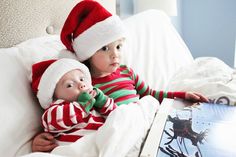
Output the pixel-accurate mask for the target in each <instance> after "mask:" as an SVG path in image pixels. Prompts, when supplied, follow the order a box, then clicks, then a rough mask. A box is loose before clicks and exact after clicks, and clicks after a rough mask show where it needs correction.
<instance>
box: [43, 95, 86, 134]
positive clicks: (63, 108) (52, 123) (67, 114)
mask: <svg viewBox="0 0 236 157" xmlns="http://www.w3.org/2000/svg"><path fill="white" fill-rule="evenodd" d="M83 112H84V109H83V108H82V107H81V106H80V105H79V104H78V103H77V102H68V101H64V100H57V101H56V102H55V103H54V104H53V105H51V107H50V108H48V109H47V110H45V112H44V114H43V115H42V123H43V127H44V131H46V132H50V133H59V132H64V131H68V130H70V129H71V126H73V125H75V124H77V123H78V122H81V121H82V119H83V118H84V116H85V114H83ZM71 113H73V114H71ZM75 119H76V120H75Z"/></svg>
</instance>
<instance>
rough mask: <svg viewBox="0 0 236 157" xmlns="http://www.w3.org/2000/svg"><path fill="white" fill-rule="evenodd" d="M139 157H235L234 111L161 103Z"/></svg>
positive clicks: (231, 108)
mask: <svg viewBox="0 0 236 157" xmlns="http://www.w3.org/2000/svg"><path fill="white" fill-rule="evenodd" d="M140 156H141V157H145V156H146V157H148V156H150V157H212V156H214V157H235V156H236V107H235V106H228V105H223V104H208V103H199V104H194V103H189V102H186V101H181V100H173V99H164V101H163V102H162V104H161V107H160V110H159V111H158V113H157V115H156V117H155V119H154V122H153V125H152V127H151V129H150V131H149V134H148V136H147V139H146V141H145V144H144V146H143V149H142V152H141V155H140Z"/></svg>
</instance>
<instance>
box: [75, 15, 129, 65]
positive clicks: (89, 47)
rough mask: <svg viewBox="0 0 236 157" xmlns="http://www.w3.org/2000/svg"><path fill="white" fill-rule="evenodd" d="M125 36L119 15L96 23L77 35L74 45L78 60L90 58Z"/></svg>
mask: <svg viewBox="0 0 236 157" xmlns="http://www.w3.org/2000/svg"><path fill="white" fill-rule="evenodd" d="M125 36H126V35H125V27H124V24H123V22H122V21H121V19H120V18H119V17H118V16H116V15H113V16H110V17H108V18H106V19H105V20H103V21H101V22H98V23H96V24H95V25H93V26H91V27H90V28H89V29H87V30H86V31H84V32H83V33H82V34H80V35H79V36H77V37H76V38H75V39H74V41H73V43H72V45H73V49H74V51H75V53H76V55H77V57H78V60H79V61H81V62H83V61H85V60H87V59H89V58H90V57H91V56H92V55H93V54H94V53H95V52H96V51H98V50H99V49H101V48H102V47H103V46H105V45H108V44H110V43H112V42H114V41H116V40H118V39H121V38H124V37H125Z"/></svg>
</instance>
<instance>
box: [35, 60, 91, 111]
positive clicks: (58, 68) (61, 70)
mask: <svg viewBox="0 0 236 157" xmlns="http://www.w3.org/2000/svg"><path fill="white" fill-rule="evenodd" d="M74 69H80V70H81V71H82V72H83V73H84V74H85V76H86V77H87V78H88V79H89V81H90V82H91V76H90V73H89V70H88V68H87V67H86V66H85V65H84V64H82V63H80V62H78V61H76V60H74V59H68V58H63V59H59V60H57V61H55V62H54V63H52V64H51V65H50V66H49V67H48V68H47V69H46V71H45V72H44V73H43V75H42V77H41V80H40V82H39V86H38V93H37V97H38V99H39V102H40V104H41V106H42V107H43V108H44V109H46V108H48V107H49V106H50V104H51V103H52V101H53V94H54V90H55V88H56V84H57V82H58V81H59V80H60V78H61V77H62V76H63V75H64V74H66V73H67V72H69V71H71V70H74Z"/></svg>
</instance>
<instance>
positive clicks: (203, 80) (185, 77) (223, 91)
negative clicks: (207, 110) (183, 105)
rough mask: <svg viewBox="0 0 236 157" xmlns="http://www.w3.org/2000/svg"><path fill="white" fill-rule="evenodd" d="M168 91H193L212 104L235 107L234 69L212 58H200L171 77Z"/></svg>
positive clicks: (235, 73) (235, 80) (235, 78)
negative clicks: (205, 97)
mask: <svg viewBox="0 0 236 157" xmlns="http://www.w3.org/2000/svg"><path fill="white" fill-rule="evenodd" d="M168 90H172V91H177V90H183V91H195V92H200V93H202V94H204V95H205V96H207V97H208V98H209V99H210V101H211V102H212V103H219V104H229V105H236V69H233V68H231V67H229V66H228V65H226V64H225V63H224V62H223V61H221V60H219V59H217V58H214V57H200V58H197V59H195V60H194V62H193V63H191V64H190V65H188V66H186V67H183V68H181V69H180V70H179V71H177V73H176V74H175V75H174V76H173V77H172V79H171V80H170V83H169V85H168Z"/></svg>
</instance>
